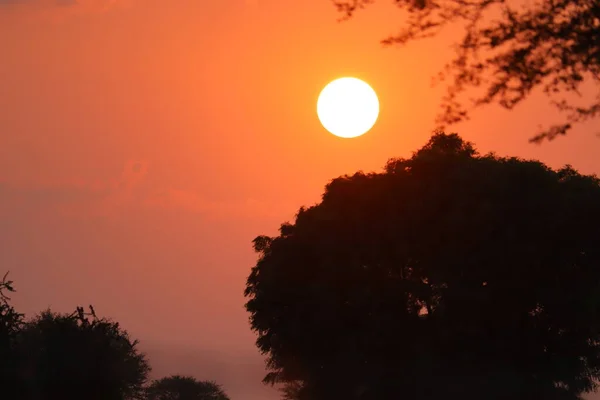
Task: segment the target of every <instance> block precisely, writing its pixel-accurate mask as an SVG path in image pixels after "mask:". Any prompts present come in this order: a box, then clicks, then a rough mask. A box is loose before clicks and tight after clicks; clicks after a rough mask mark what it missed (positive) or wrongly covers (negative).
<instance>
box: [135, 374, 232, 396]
mask: <svg viewBox="0 0 600 400" xmlns="http://www.w3.org/2000/svg"><path fill="white" fill-rule="evenodd" d="M146 396H147V400H229V397H227V395H226V394H225V392H224V391H223V389H222V388H221V386H219V385H218V384H216V383H215V382H212V381H199V380H197V379H195V378H193V377H191V376H181V375H172V376H169V377H166V378H162V379H159V380H156V381H154V382H152V384H151V385H150V386H149V387H148V388H147V389H146Z"/></svg>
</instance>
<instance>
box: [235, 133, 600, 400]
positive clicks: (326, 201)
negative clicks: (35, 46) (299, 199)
mask: <svg viewBox="0 0 600 400" xmlns="http://www.w3.org/2000/svg"><path fill="white" fill-rule="evenodd" d="M598 243H600V183H599V180H598V179H597V178H596V177H595V176H586V175H582V174H579V173H578V172H576V171H575V170H574V169H573V168H571V167H569V166H566V167H564V168H561V169H559V170H553V169H551V168H549V167H548V166H546V165H544V164H542V163H541V162H538V161H532V160H523V159H519V158H514V157H499V156H496V155H494V154H487V155H481V154H479V153H478V152H477V151H476V150H475V148H474V147H473V146H472V144H470V143H468V142H465V141H463V140H462V139H461V138H460V137H459V136H458V135H456V134H450V135H447V134H444V133H437V134H435V135H434V136H433V137H432V138H431V139H430V141H429V142H428V143H427V144H426V145H425V146H424V147H423V148H421V149H419V150H418V151H417V152H415V153H414V154H413V155H412V157H410V158H408V159H405V158H398V159H392V160H390V161H389V162H388V163H387V165H386V166H385V170H384V171H383V172H381V173H369V174H365V173H362V172H359V173H356V174H354V175H352V176H342V177H339V178H337V179H334V180H332V181H331V182H330V183H329V184H328V185H327V186H326V188H325V192H324V194H323V196H322V200H321V202H320V203H318V204H316V205H314V206H312V207H308V208H304V207H303V208H301V209H300V210H299V212H298V214H297V215H296V218H295V221H294V222H293V223H285V224H283V225H281V228H280V233H279V235H277V236H275V237H268V236H259V237H257V238H256V239H254V249H255V251H256V252H257V253H258V255H259V258H258V261H257V263H256V265H255V266H254V267H253V269H252V271H251V273H250V275H249V277H248V280H247V286H246V291H245V295H246V296H247V299H248V301H247V303H246V308H247V310H248V312H249V313H250V322H251V325H252V328H253V329H254V330H255V331H256V332H257V334H258V339H257V346H258V348H259V349H260V351H261V352H262V353H264V354H265V355H267V366H268V368H269V374H268V375H267V376H266V377H265V382H270V383H283V384H285V385H287V388H288V390H287V391H286V396H287V397H288V398H295V399H308V398H310V399H312V400H320V399H331V398H348V399H359V398H360V399H366V400H375V399H377V400H387V399H390V400H391V399H397V398H401V397H403V396H408V397H409V398H411V399H414V400H430V399H431V400H432V399H439V398H461V399H463V400H465V399H473V400H475V399H478V400H479V399H481V398H488V399H498V400H500V399H503V400H504V399H507V398H511V399H523V400H525V399H541V398H544V399H579V398H581V396H582V394H584V393H587V392H591V391H594V390H595V389H596V380H597V379H598V378H600V318H599V317H600V313H599V312H600V308H599V307H600V297H599V293H600V292H599V290H598V289H600V268H599V267H600V247H599V246H598Z"/></svg>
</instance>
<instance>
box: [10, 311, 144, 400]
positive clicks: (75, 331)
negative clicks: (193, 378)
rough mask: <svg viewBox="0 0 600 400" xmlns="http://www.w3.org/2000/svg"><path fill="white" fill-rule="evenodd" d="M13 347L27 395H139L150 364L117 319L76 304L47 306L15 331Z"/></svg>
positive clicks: (126, 399)
mask: <svg viewBox="0 0 600 400" xmlns="http://www.w3.org/2000/svg"><path fill="white" fill-rule="evenodd" d="M15 351H16V354H17V356H18V360H19V362H18V367H17V368H18V369H17V371H18V374H19V377H20V378H21V380H22V382H23V384H24V388H23V393H22V395H21V396H20V397H19V398H22V399H31V400H53V399H90V400H95V399H97V400H111V399H113V400H133V399H143V394H144V391H143V385H144V384H145V383H146V380H147V375H148V372H149V371H150V367H149V365H148V363H147V361H146V358H145V355H144V354H143V353H141V352H140V351H139V350H138V349H137V341H135V340H132V339H131V338H130V337H129V334H128V333H127V332H126V331H125V330H123V329H121V327H120V326H119V324H118V323H116V322H112V321H110V320H107V319H104V318H98V317H96V314H95V312H94V309H93V308H92V307H91V306H90V313H84V309H83V308H81V307H78V308H77V311H76V312H74V313H73V314H58V313H53V312H51V311H45V312H43V313H41V314H40V315H38V316H37V317H35V318H33V319H32V320H30V321H28V322H27V323H26V324H25V325H24V326H23V328H22V329H21V330H20V331H19V334H18V336H17V343H16V346H15Z"/></svg>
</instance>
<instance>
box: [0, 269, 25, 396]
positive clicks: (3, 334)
mask: <svg viewBox="0 0 600 400" xmlns="http://www.w3.org/2000/svg"><path fill="white" fill-rule="evenodd" d="M7 278H8V272H7V273H6V274H5V275H4V277H3V278H2V281H0V393H4V395H6V396H7V398H18V393H19V392H18V390H19V388H20V387H21V385H20V384H19V379H18V376H17V374H16V361H17V358H16V355H15V351H14V345H15V340H16V337H17V335H18V333H19V331H20V329H21V328H22V326H23V314H20V313H18V312H17V311H15V309H14V308H13V307H12V306H11V305H10V303H9V301H10V297H8V293H10V292H14V291H15V290H14V288H13V282H12V281H10V280H8V279H7Z"/></svg>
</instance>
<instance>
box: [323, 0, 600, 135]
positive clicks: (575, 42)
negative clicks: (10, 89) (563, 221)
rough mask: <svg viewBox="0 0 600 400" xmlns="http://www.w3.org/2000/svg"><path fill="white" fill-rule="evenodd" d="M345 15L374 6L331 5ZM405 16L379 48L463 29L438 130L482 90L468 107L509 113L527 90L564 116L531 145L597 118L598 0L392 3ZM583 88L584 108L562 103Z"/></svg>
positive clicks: (349, 0) (352, 0)
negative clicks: (587, 87)
mask: <svg viewBox="0 0 600 400" xmlns="http://www.w3.org/2000/svg"><path fill="white" fill-rule="evenodd" d="M331 1H332V2H333V3H334V4H335V5H336V7H337V8H338V10H340V12H342V13H343V15H344V16H345V17H351V16H352V15H354V13H355V11H356V10H357V9H359V8H362V7H364V6H366V5H368V4H371V3H374V1H375V0H331ZM394 3H395V5H396V6H397V7H398V8H400V9H402V10H403V11H405V13H406V14H407V15H408V19H407V22H406V24H405V25H404V26H403V28H402V29H401V30H400V33H398V34H397V35H393V36H390V37H388V38H386V39H385V40H384V41H383V43H384V44H386V45H391V44H400V45H402V44H405V43H407V42H409V41H412V40H415V39H422V38H427V37H433V36H435V35H437V34H438V33H440V32H441V31H442V30H443V29H444V28H445V27H447V26H449V25H453V26H455V27H458V28H459V29H463V31H464V35H463V37H462V40H461V41H460V42H459V43H457V44H456V47H455V48H456V57H455V58H454V59H453V60H452V61H451V62H449V63H448V64H446V67H445V70H444V71H443V72H442V73H441V79H446V78H448V77H450V79H451V80H452V81H453V82H452V83H451V84H450V86H449V87H448V94H447V96H446V97H445V98H444V99H443V102H442V112H441V114H440V115H439V118H438V122H439V123H440V127H442V128H443V126H444V125H449V124H453V123H456V122H459V121H461V120H464V119H467V118H468V115H469V113H468V108H467V107H465V105H464V99H462V98H461V97H460V95H461V94H463V92H464V91H465V89H468V88H473V87H480V86H481V87H483V88H484V92H483V95H481V96H480V97H479V98H477V99H476V100H475V101H474V103H473V106H481V105H486V104H491V103H497V104H499V105H501V106H502V107H505V108H507V109H512V108H513V107H515V106H516V105H517V104H519V103H521V101H523V100H525V99H526V98H527V97H528V96H529V95H530V94H531V93H532V91H533V90H535V89H538V88H540V89H542V90H543V91H544V92H545V93H546V94H547V95H548V96H550V99H551V104H553V105H555V106H556V107H557V108H558V110H560V111H563V112H566V120H565V121H564V122H563V123H560V124H557V125H553V126H550V127H547V128H546V129H544V130H542V131H541V132H540V133H539V134H538V135H536V136H535V137H533V138H532V140H533V141H537V142H539V141H541V140H543V139H553V138H554V137H556V136H557V135H561V134H565V133H566V132H567V131H568V130H569V129H571V127H572V126H573V124H574V123H576V122H581V121H586V120H588V119H590V118H595V117H597V116H598V115H600V91H599V90H598V89H599V88H600V86H599V84H600V2H599V1H598V0H539V1H521V0H397V1H395V2H394ZM584 83H588V84H592V85H594V86H595V93H596V97H595V100H593V101H592V102H591V103H587V104H585V103H584V104H577V103H575V102H573V101H572V100H570V101H567V99H566V98H565V97H564V95H565V94H579V90H580V89H581V87H582V86H583V84H584Z"/></svg>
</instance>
